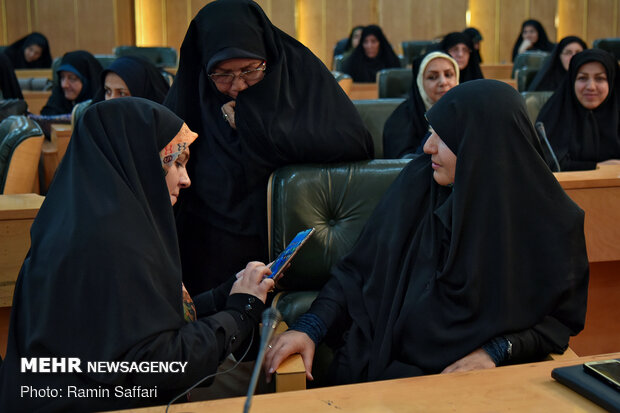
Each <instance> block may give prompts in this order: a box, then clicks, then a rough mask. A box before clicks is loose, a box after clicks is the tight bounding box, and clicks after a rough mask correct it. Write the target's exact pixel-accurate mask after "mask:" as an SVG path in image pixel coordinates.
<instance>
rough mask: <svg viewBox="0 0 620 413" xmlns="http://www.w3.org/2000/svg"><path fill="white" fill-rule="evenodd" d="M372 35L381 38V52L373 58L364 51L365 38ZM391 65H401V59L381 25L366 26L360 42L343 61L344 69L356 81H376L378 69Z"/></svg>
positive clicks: (387, 67)
mask: <svg viewBox="0 0 620 413" xmlns="http://www.w3.org/2000/svg"><path fill="white" fill-rule="evenodd" d="M370 35H373V36H375V37H376V38H377V40H379V54H378V55H377V57H375V58H372V59H370V58H369V57H367V56H366V53H365V52H364V39H366V37H368V36H370ZM391 67H400V60H399V59H398V56H397V55H396V53H394V50H393V49H392V46H391V45H390V42H388V40H387V39H386V38H385V35H384V34H383V30H381V27H379V26H375V25H370V26H366V27H364V30H362V38H361V39H360V43H359V44H358V45H357V47H356V48H355V49H354V50H353V52H351V54H350V55H349V57H347V58H346V59H345V60H344V61H343V62H342V71H343V72H344V73H346V74H348V75H349V76H351V77H352V78H353V81H354V82H375V81H376V78H377V72H378V71H380V70H383V69H389V68H391Z"/></svg>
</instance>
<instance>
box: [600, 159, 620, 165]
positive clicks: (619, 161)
mask: <svg viewBox="0 0 620 413" xmlns="http://www.w3.org/2000/svg"><path fill="white" fill-rule="evenodd" d="M596 165H597V166H599V165H620V159H607V160H606V161H602V162H599V163H597V164H596Z"/></svg>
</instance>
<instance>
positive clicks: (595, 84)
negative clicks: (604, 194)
mask: <svg viewBox="0 0 620 413" xmlns="http://www.w3.org/2000/svg"><path fill="white" fill-rule="evenodd" d="M619 88H620V79H618V62H617V61H616V59H615V58H614V56H613V55H611V54H610V53H608V52H606V51H604V50H601V49H589V50H584V51H583V52H581V53H578V54H576V55H575V56H574V57H573V59H572V60H571V61H570V66H569V68H568V75H567V76H566V77H565V79H564V81H563V83H562V84H561V85H560V87H559V88H558V89H557V90H556V91H555V93H554V94H553V96H551V98H550V99H549V100H548V101H547V103H545V105H544V106H543V107H542V109H541V110H540V113H539V115H538V118H537V119H536V121H537V122H542V123H543V124H544V125H545V130H546V132H547V137H548V138H549V142H550V143H551V147H552V148H553V150H554V152H555V155H556V157H557V159H558V162H559V164H560V169H561V170H562V171H574V170H587V169H594V168H596V165H597V163H604V162H607V163H615V162H616V161H614V160H618V159H620V129H619V127H620V122H619V118H620V103H619V101H618V100H619V99H620V91H619Z"/></svg>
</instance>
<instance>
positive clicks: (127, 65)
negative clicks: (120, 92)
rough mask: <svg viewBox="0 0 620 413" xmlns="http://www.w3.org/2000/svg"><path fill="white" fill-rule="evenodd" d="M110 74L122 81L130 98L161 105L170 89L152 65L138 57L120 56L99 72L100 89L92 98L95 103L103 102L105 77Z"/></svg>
mask: <svg viewBox="0 0 620 413" xmlns="http://www.w3.org/2000/svg"><path fill="white" fill-rule="evenodd" d="M110 72H114V73H116V74H117V75H118V76H119V77H120V78H121V79H123V81H124V82H125V84H126V85H127V88H128V89H129V93H131V96H135V97H140V98H145V99H148V100H152V101H153V102H157V103H163V101H164V98H165V97H166V94H167V93H168V90H169V89H170V85H169V84H168V82H167V81H166V79H164V77H163V76H162V74H161V72H160V71H159V69H157V67H155V65H154V64H153V63H151V62H149V61H148V60H146V59H144V58H142V57H139V56H122V57H119V58H118V59H116V60H115V61H114V62H112V64H111V65H110V66H108V68H107V69H105V70H104V71H103V72H101V89H99V92H97V95H96V96H95V98H94V101H95V102H101V101H102V100H105V88H104V86H105V77H106V75H107V74H108V73H110Z"/></svg>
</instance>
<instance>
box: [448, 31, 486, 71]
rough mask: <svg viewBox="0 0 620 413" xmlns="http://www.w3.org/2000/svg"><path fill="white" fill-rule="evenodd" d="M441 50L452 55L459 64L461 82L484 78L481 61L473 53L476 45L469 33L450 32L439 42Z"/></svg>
mask: <svg viewBox="0 0 620 413" xmlns="http://www.w3.org/2000/svg"><path fill="white" fill-rule="evenodd" d="M439 50H440V51H442V52H444V53H447V54H449V55H450V56H452V57H453V58H454V60H456V62H457V63H458V64H459V70H460V72H461V73H460V75H459V80H460V82H461V83H464V82H468V81H470V80H476V79H482V78H484V76H483V75H482V70H481V69H480V62H478V60H477V59H476V58H475V57H474V56H475V55H473V54H472V51H473V50H474V45H473V43H472V41H471V38H470V37H469V36H468V35H466V34H464V33H461V32H454V33H448V34H447V35H446V36H445V37H444V38H443V39H442V40H441V43H439Z"/></svg>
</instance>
